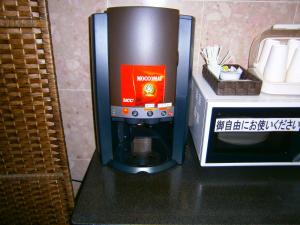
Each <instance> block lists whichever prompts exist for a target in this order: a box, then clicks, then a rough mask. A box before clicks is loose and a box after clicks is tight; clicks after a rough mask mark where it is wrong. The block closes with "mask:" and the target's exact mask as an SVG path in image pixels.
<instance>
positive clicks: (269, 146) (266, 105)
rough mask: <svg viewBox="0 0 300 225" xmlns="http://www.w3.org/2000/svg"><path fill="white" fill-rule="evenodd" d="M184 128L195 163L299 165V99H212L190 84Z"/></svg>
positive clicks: (197, 80)
mask: <svg viewBox="0 0 300 225" xmlns="http://www.w3.org/2000/svg"><path fill="white" fill-rule="evenodd" d="M191 89H192V90H191V96H190V98H191V99H190V109H189V127H190V131H191V136H192V138H193V141H194V145H195V149H196V151H197V156H198V159H199V161H200V165H201V166H204V167H206V166H207V167H208V166H281V165H286V166H288V165H300V96H285V95H270V94H264V93H261V94H260V95H257V96H220V95H216V94H215V93H214V91H213V90H212V89H211V87H210V86H209V84H208V83H207V82H206V80H205V79H204V78H203V77H202V76H194V77H193V79H192V84H191Z"/></svg>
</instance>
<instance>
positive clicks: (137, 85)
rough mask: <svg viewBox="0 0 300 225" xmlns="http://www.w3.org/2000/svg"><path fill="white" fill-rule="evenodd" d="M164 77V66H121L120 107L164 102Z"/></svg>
mask: <svg viewBox="0 0 300 225" xmlns="http://www.w3.org/2000/svg"><path fill="white" fill-rule="evenodd" d="M165 77H166V66H165V65H159V66H143V65H124V64H123V65H121V92H122V106H143V107H144V106H145V104H149V103H151V104H157V103H161V102H164V96H165Z"/></svg>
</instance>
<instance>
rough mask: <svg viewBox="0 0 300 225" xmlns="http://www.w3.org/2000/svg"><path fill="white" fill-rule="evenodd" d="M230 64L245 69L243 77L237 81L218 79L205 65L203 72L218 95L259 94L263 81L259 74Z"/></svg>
mask: <svg viewBox="0 0 300 225" xmlns="http://www.w3.org/2000/svg"><path fill="white" fill-rule="evenodd" d="M228 66H229V67H230V66H234V67H240V68H241V69H242V70H243V73H242V75H241V79H240V80H237V81H230V80H220V79H217V78H216V77H215V76H214V75H213V74H212V73H211V72H210V70H209V69H208V68H207V65H203V69H202V74H203V77H204V78H205V80H206V81H207V82H208V83H209V85H210V86H211V87H212V89H213V90H214V91H215V93H216V94H217V95H259V94H260V90H261V86H262V81H261V79H259V78H258V77H257V76H255V75H253V74H252V73H250V72H248V71H247V70H245V69H244V68H243V67H241V66H240V65H236V64H229V65H228Z"/></svg>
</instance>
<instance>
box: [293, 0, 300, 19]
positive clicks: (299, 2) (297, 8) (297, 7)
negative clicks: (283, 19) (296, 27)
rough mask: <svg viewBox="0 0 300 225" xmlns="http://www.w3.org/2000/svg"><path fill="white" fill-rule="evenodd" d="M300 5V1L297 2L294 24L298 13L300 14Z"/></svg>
mask: <svg viewBox="0 0 300 225" xmlns="http://www.w3.org/2000/svg"><path fill="white" fill-rule="evenodd" d="M299 4H300V1H297V6H296V10H295V14H294V18H293V24H295V19H296V15H297V12H298V10H299Z"/></svg>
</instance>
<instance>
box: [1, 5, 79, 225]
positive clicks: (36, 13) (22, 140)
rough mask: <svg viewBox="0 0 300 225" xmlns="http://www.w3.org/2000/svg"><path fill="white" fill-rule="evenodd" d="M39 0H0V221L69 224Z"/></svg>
mask: <svg viewBox="0 0 300 225" xmlns="http://www.w3.org/2000/svg"><path fill="white" fill-rule="evenodd" d="M53 64H54V63H53V56H52V50H51V39H50V33H49V27H48V18H47V11H46V2H45V1H44V0H2V1H1V2H0V223H1V224H68V220H69V216H70V213H71V210H72V207H73V205H74V200H73V191H72V186H71V180H70V172H69V168H68V160H67V155H66V147H65V142H64V136H63V129H62V122H61V115H60V108H59V100H58V93H57V85H56V77H55V74H54V65H53Z"/></svg>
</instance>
